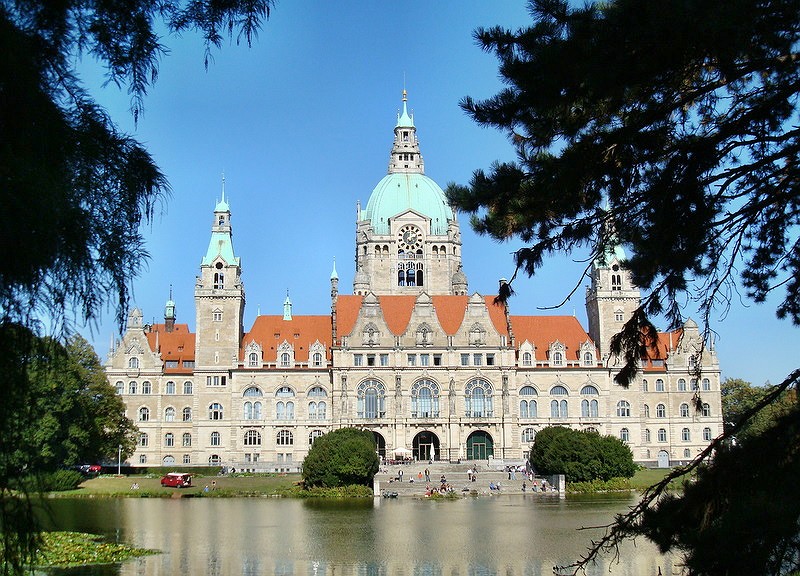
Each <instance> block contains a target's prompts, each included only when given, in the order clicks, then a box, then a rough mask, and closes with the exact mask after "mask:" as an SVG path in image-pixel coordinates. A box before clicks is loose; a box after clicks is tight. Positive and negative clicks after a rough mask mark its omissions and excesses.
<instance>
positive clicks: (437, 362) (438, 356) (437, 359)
mask: <svg viewBox="0 0 800 576" xmlns="http://www.w3.org/2000/svg"><path fill="white" fill-rule="evenodd" d="M433 365H434V366H441V365H442V355H441V354H434V355H433Z"/></svg>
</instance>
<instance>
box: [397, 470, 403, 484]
mask: <svg viewBox="0 0 800 576" xmlns="http://www.w3.org/2000/svg"><path fill="white" fill-rule="evenodd" d="M397 478H399V480H400V482H402V481H403V469H402V468H400V470H399V471H398V472H397Z"/></svg>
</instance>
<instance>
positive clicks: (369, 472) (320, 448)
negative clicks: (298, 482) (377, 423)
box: [303, 428, 380, 488]
mask: <svg viewBox="0 0 800 576" xmlns="http://www.w3.org/2000/svg"><path fill="white" fill-rule="evenodd" d="M379 465H380V462H379V460H378V455H377V453H376V452H375V439H374V438H373V436H372V432H370V431H369V430H359V429H358V428H339V429H338V430H332V431H331V432H328V433H327V434H325V435H324V436H320V437H319V438H317V439H316V440H314V444H313V445H312V446H311V449H310V450H309V451H308V455H307V456H306V458H305V460H303V483H304V484H305V485H306V486H307V487H315V486H320V487H324V488H333V487H336V486H350V485H353V484H355V485H363V486H371V485H372V478H373V477H374V476H375V474H377V472H378V467H379Z"/></svg>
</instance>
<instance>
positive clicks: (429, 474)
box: [425, 468, 431, 482]
mask: <svg viewBox="0 0 800 576" xmlns="http://www.w3.org/2000/svg"><path fill="white" fill-rule="evenodd" d="M430 481H431V471H430V470H428V469H427V468H425V482H430Z"/></svg>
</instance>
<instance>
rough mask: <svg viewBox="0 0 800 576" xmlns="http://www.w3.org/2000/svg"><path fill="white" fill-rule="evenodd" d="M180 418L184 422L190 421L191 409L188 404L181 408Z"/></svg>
mask: <svg viewBox="0 0 800 576" xmlns="http://www.w3.org/2000/svg"><path fill="white" fill-rule="evenodd" d="M182 418H183V421H184V422H191V421H192V409H191V408H190V407H189V406H186V407H185V408H184V409H183V413H182Z"/></svg>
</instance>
